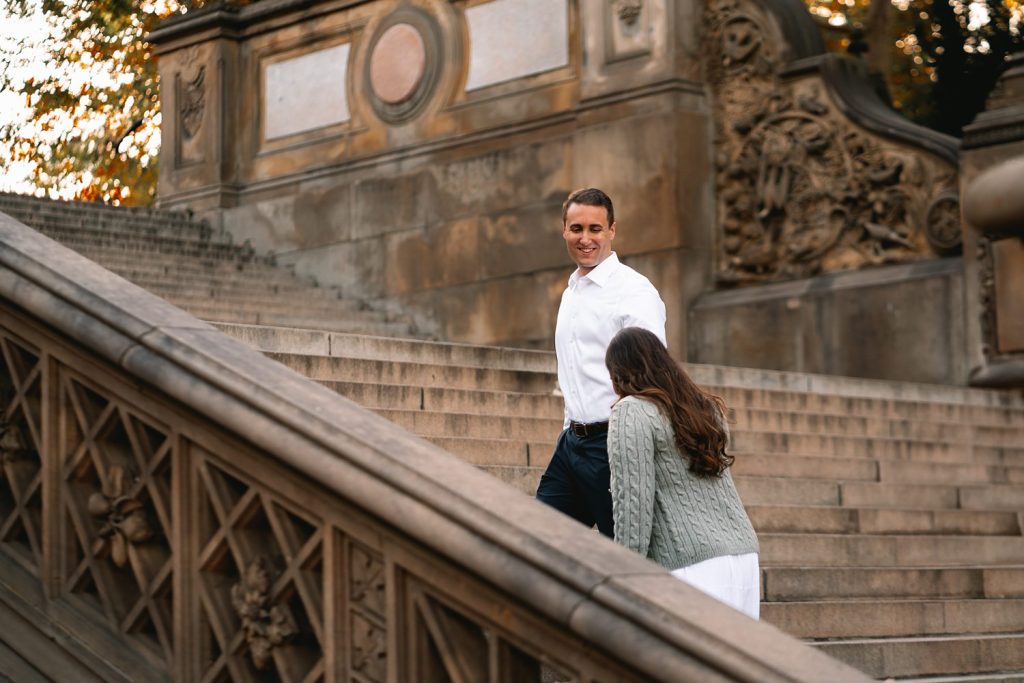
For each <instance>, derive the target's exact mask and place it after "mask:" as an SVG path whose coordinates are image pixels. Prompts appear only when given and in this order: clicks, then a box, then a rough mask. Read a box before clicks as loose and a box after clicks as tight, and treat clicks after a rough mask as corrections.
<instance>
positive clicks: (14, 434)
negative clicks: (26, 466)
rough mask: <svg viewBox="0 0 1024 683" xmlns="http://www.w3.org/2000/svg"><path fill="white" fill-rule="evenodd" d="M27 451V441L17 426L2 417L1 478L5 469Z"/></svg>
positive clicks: (0, 430) (0, 427)
mask: <svg viewBox="0 0 1024 683" xmlns="http://www.w3.org/2000/svg"><path fill="white" fill-rule="evenodd" d="M24 450H25V440H24V438H23V437H22V436H21V432H20V431H19V430H18V427H17V426H16V425H13V424H11V423H9V422H7V421H6V420H4V419H3V418H2V417H0V476H3V473H4V470H3V468H4V467H5V466H6V465H9V464H11V463H13V462H15V461H16V460H17V459H18V458H19V457H20V455H21V453H22V451H24Z"/></svg>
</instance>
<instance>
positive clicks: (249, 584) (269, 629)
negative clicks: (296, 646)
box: [231, 557, 298, 670]
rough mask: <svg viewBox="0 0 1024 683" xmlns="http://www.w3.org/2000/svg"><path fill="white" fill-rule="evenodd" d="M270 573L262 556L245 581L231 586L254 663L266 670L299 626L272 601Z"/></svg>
mask: <svg viewBox="0 0 1024 683" xmlns="http://www.w3.org/2000/svg"><path fill="white" fill-rule="evenodd" d="M270 585H271V581H270V573H269V572H268V571H267V568H266V562H265V561H264V559H263V558H262V557H258V558H256V559H255V560H254V561H253V562H252V563H251V564H250V565H249V566H248V567H247V568H246V570H245V574H244V576H242V580H241V581H239V582H238V583H237V584H235V585H234V586H233V587H232V588H231V606H232V607H234V608H235V613H236V614H237V615H238V618H239V619H241V620H242V633H243V634H244V635H245V644H246V646H247V647H248V648H249V654H250V655H251V656H252V662H253V665H255V667H256V668H257V669H260V670H263V669H265V668H266V667H267V664H268V663H270V657H271V653H272V652H273V650H274V648H275V647H278V646H279V645H281V644H282V643H285V642H287V641H288V639H289V638H291V637H292V636H294V635H295V634H296V633H297V632H298V629H296V627H295V621H294V620H293V619H292V618H291V616H290V615H289V614H288V612H287V611H286V610H285V609H283V608H282V607H281V606H280V605H275V604H272V603H271V600H270Z"/></svg>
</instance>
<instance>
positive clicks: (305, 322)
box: [181, 305, 415, 337]
mask: <svg viewBox="0 0 1024 683" xmlns="http://www.w3.org/2000/svg"><path fill="white" fill-rule="evenodd" d="M181 308H183V309H185V310H186V311H188V312H189V313H191V314H192V315H194V316H195V317H197V318H199V319H200V320H205V321H207V322H211V323H237V324H242V325H257V324H260V323H268V324H274V325H287V324H288V323H289V322H294V323H295V324H297V325H302V326H303V327H310V326H312V325H320V326H321V327H322V329H324V330H330V331H335V332H345V333H348V334H366V335H378V336H394V337H413V336H415V331H414V330H413V329H412V327H411V326H410V325H409V324H408V323H406V322H402V321H386V320H380V319H377V318H375V317H365V316H362V315H359V314H356V313H353V314H352V315H351V316H350V317H345V316H343V317H339V318H327V317H323V316H321V317H314V316H312V315H291V314H285V313H273V312H271V313H267V312H262V311H254V310H238V309H236V310H234V311H219V310H210V309H207V308H197V307H193V306H191V305H187V306H181Z"/></svg>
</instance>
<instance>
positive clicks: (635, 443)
mask: <svg viewBox="0 0 1024 683" xmlns="http://www.w3.org/2000/svg"><path fill="white" fill-rule="evenodd" d="M655 427H656V424H655V421H654V419H653V418H652V416H651V415H650V414H649V412H648V411H647V410H645V407H644V406H643V405H642V404H641V403H640V402H639V401H638V400H636V399H633V400H630V399H625V400H622V401H619V402H618V403H617V404H616V405H615V407H614V408H613V409H612V414H611V418H610V420H609V424H608V466H609V469H610V472H611V493H612V518H613V520H614V523H615V540H616V541H617V542H619V543H621V544H622V545H624V546H626V547H627V548H629V549H630V550H634V551H636V552H638V553H640V554H641V555H643V556H645V557H646V556H647V555H648V549H649V546H650V543H651V529H652V527H653V525H654V451H655V445H654V434H655Z"/></svg>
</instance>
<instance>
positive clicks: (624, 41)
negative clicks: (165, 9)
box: [152, 0, 713, 356]
mask: <svg viewBox="0 0 1024 683" xmlns="http://www.w3.org/2000/svg"><path fill="white" fill-rule="evenodd" d="M698 17H699V12H698V8H697V7H696V5H695V4H694V3H689V2H685V3H678V2H670V1H669V0H655V1H647V2H622V1H618V0H617V1H615V2H610V1H605V0H600V1H596V0H582V1H579V2H577V1H576V0H492V1H491V2H466V3H449V2H442V1H440V0H417V1H416V2H406V3H397V2H388V1H384V0H381V1H377V2H263V3H257V4H255V5H252V6H249V7H246V8H242V9H230V8H223V7H221V8H216V9H214V10H207V11H205V12H198V13H194V14H193V15H191V16H186V17H184V18H182V19H178V20H175V21H172V22H170V23H168V24H166V25H164V26H163V27H162V28H161V29H159V30H158V31H157V32H156V33H155V34H154V35H153V36H152V38H153V40H154V41H155V42H157V43H158V44H159V52H160V55H161V62H160V66H161V75H162V78H163V79H164V80H163V82H164V83H175V84H179V86H180V87H175V88H170V89H168V91H169V92H167V93H166V94H165V99H164V102H165V111H167V112H169V113H173V114H169V115H168V116H166V117H165V119H164V124H163V132H164V136H165V138H164V139H165V148H166V149H171V150H175V151H174V152H173V154H174V157H173V159H168V160H167V161H166V162H164V164H163V165H162V169H161V173H162V175H161V184H160V193H159V194H160V203H161V205H163V206H190V207H192V208H194V209H195V210H197V211H199V212H200V213H202V214H203V215H206V216H209V217H210V219H211V220H212V221H215V222H217V223H218V224H219V225H222V226H223V227H224V229H226V230H227V231H229V232H230V233H232V234H233V235H234V236H235V238H236V239H248V240H250V241H251V243H252V244H253V246H254V247H256V248H257V249H261V250H271V251H273V252H274V253H276V255H277V257H278V260H279V261H280V262H284V263H290V264H294V265H295V267H296V269H297V270H298V271H299V272H303V273H308V274H312V275H314V276H315V277H316V278H317V279H318V281H320V282H321V283H323V284H329V285H334V286H337V287H339V288H340V289H341V290H342V292H343V293H344V294H345V295H346V296H351V297H355V298H361V299H366V300H369V301H371V302H373V303H374V304H375V305H377V306H390V307H393V308H398V309H402V310H405V311H407V312H409V313H411V314H412V315H413V317H414V318H415V319H416V321H417V324H418V328H419V331H420V333H421V334H424V335H427V336H434V337H438V338H443V339H450V340H459V341H471V342H479V343H492V344H516V345H528V346H539V347H547V346H550V344H551V338H552V335H553V328H554V318H555V313H556V309H557V302H558V297H559V295H560V292H561V290H562V288H563V287H564V283H565V280H566V278H567V277H568V275H569V274H570V272H571V271H572V264H571V262H570V260H569V258H568V255H567V254H566V253H565V246H564V242H563V241H562V238H561V213H560V212H561V202H562V200H563V199H564V198H565V196H566V195H567V194H568V193H569V192H570V191H572V190H573V189H576V188H578V187H584V186H597V187H601V188H603V189H605V190H606V191H607V192H608V193H609V194H610V195H611V196H612V198H613V199H614V200H615V202H616V217H617V219H618V227H619V230H618V237H617V239H616V242H615V248H616V250H617V251H618V253H619V254H620V256H621V257H622V258H623V260H624V261H626V262H627V263H630V264H632V265H634V266H635V267H637V268H639V269H640V270H642V271H643V272H644V273H645V274H646V275H648V276H649V277H650V278H651V279H652V281H654V283H655V285H656V286H658V288H659V289H660V290H661V292H662V295H663V298H664V299H665V301H666V303H667V304H668V307H669V311H670V315H669V318H670V320H669V327H670V330H669V338H670V340H671V344H672V346H673V349H674V350H675V351H676V353H677V354H679V355H681V356H682V355H685V338H686V334H685V315H684V313H683V312H684V311H685V310H686V309H687V308H688V306H689V303H690V300H691V299H692V297H693V296H695V295H696V294H697V293H699V292H700V291H702V290H703V289H705V288H706V286H707V277H708V275H707V273H708V268H707V264H708V262H709V249H710V245H711V243H712V235H711V230H712V229H713V228H712V220H711V217H712V215H713V209H712V195H711V185H710V183H709V182H707V180H706V179H702V180H698V181H697V182H693V178H694V177H695V176H692V175H690V174H689V170H690V169H704V168H707V167H708V166H709V165H710V163H711V161H710V155H711V141H710V135H711V124H710V120H709V117H708V107H707V98H706V93H705V91H704V89H703V86H702V85H701V83H700V69H701V66H700V59H699V54H698V42H699V41H698V37H697V29H698V22H697V18H698ZM197 84H198V85H197ZM254 84H257V85H254ZM340 95H343V97H342V96H340ZM699 175H700V176H703V174H699Z"/></svg>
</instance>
